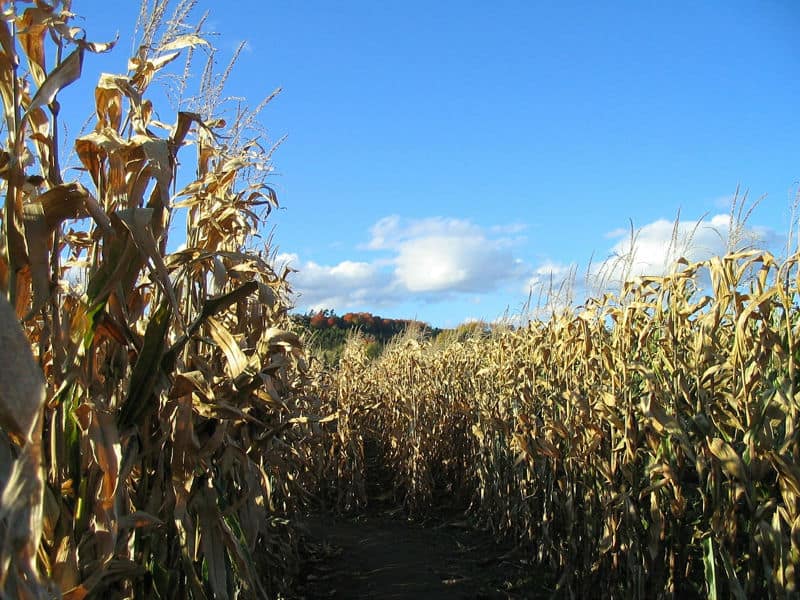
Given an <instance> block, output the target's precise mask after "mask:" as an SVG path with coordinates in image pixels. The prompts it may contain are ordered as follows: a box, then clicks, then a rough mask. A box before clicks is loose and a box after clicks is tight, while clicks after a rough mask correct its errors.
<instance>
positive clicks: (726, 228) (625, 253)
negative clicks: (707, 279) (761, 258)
mask: <svg viewBox="0 0 800 600" xmlns="http://www.w3.org/2000/svg"><path fill="white" fill-rule="evenodd" d="M730 229H731V222H730V215H729V214H716V215H713V216H711V217H710V218H705V219H702V220H700V221H679V222H678V223H677V225H676V223H675V222H674V221H668V220H666V219H659V220H657V221H654V222H652V223H648V224H647V225H644V226H643V227H641V228H640V229H638V230H636V231H635V232H634V234H633V238H631V233H630V230H623V229H619V230H615V231H614V232H612V233H611V234H609V237H612V238H619V241H617V243H616V244H614V246H613V247H612V248H611V249H610V251H609V258H608V259H607V260H605V261H604V262H602V263H600V264H599V265H597V266H596V267H594V268H593V269H592V273H591V274H590V275H591V276H592V277H594V278H596V279H599V280H600V281H601V283H619V282H620V281H621V280H622V279H623V278H625V277H626V276H627V277H636V276H638V275H662V274H664V273H666V272H668V271H669V270H670V268H672V266H673V265H674V264H675V261H676V260H677V259H679V258H681V257H683V258H686V259H687V260H688V261H689V262H696V261H702V260H707V259H709V258H711V257H712V256H718V255H723V254H725V253H726V252H727V251H728V250H729V249H741V248H743V247H751V246H762V245H764V244H769V243H770V242H771V241H774V239H775V238H776V236H775V235H774V233H773V232H772V231H771V230H769V229H766V228H759V227H753V228H746V227H745V228H742V229H740V230H739V231H738V232H737V231H734V232H733V233H731V231H730Z"/></svg>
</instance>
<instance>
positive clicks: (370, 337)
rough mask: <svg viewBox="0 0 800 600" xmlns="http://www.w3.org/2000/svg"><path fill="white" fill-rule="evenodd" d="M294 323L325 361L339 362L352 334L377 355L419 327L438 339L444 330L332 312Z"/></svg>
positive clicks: (307, 316)
mask: <svg viewBox="0 0 800 600" xmlns="http://www.w3.org/2000/svg"><path fill="white" fill-rule="evenodd" d="M292 318H293V320H294V322H295V324H296V325H297V326H298V327H299V328H302V329H306V330H307V331H309V332H310V333H311V334H312V338H311V344H312V346H313V347H315V348H316V349H317V350H319V351H320V352H321V356H322V358H323V359H324V360H325V361H326V362H331V363H333V362H336V361H338V359H339V356H340V355H341V351H342V347H343V346H344V343H345V341H346V340H347V336H348V334H349V332H351V331H358V332H360V333H361V334H363V335H364V337H365V338H366V339H367V341H368V343H369V344H370V345H369V347H368V349H367V351H368V353H369V354H371V355H374V356H377V355H379V354H380V353H381V351H382V350H383V347H384V346H385V345H386V344H387V343H388V342H389V340H391V339H392V338H393V337H395V336H396V335H398V334H401V333H403V332H404V331H406V329H408V328H409V327H412V326H413V327H419V329H420V331H421V333H422V335H424V336H426V337H427V336H431V337H434V336H437V335H439V333H440V332H441V331H442V330H441V329H439V328H435V327H431V326H430V325H428V324H427V323H423V322H421V321H414V320H410V319H386V318H383V317H381V316H379V315H373V314H372V313H369V312H347V313H344V314H343V315H341V316H340V315H337V314H336V313H335V312H334V311H333V310H331V309H325V310H319V311H309V312H307V313H305V314H295V315H293V316H292Z"/></svg>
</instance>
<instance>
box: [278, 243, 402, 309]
mask: <svg viewBox="0 0 800 600" xmlns="http://www.w3.org/2000/svg"><path fill="white" fill-rule="evenodd" d="M277 262H278V264H281V265H288V266H290V267H291V268H293V269H296V270H297V273H294V275H293V276H292V277H291V279H290V281H291V283H292V287H293V288H294V290H295V291H296V292H297V293H298V295H299V304H300V305H301V306H303V307H305V308H309V309H314V310H318V309H323V308H336V309H339V308H340V307H344V308H350V307H354V306H357V305H359V304H362V303H365V302H369V303H374V304H382V303H385V302H387V301H390V300H391V298H392V292H391V286H390V285H389V284H390V277H389V275H388V274H387V273H385V272H384V271H382V270H381V268H380V266H379V265H378V264H375V263H367V262H355V261H350V260H345V261H342V262H340V263H339V264H336V265H333V266H326V265H320V264H317V263H315V262H314V261H305V262H304V261H302V260H300V257H299V256H297V255H296V254H279V255H278V257H277Z"/></svg>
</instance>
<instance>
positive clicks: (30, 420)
mask: <svg viewBox="0 0 800 600" xmlns="http://www.w3.org/2000/svg"><path fill="white" fill-rule="evenodd" d="M192 5H193V3H192V2H187V1H183V2H181V3H179V4H178V6H177V7H176V8H175V10H174V12H172V13H169V14H168V12H167V2H164V1H156V2H155V3H154V5H152V6H148V3H145V5H144V7H143V12H142V17H143V18H142V19H141V20H140V33H141V36H142V40H141V43H140V44H139V45H137V47H136V51H135V54H134V56H133V57H131V59H130V60H129V62H128V64H127V71H126V72H125V73H124V74H103V75H102V76H101V78H100V81H99V82H98V84H97V85H96V87H95V89H94V104H95V106H94V115H93V118H92V128H91V131H90V132H89V133H87V134H86V135H82V136H80V137H78V138H77V139H74V140H67V141H66V143H65V141H64V140H60V139H59V134H60V133H61V132H62V128H61V125H62V124H61V123H60V122H59V109H60V106H59V103H58V96H59V93H60V91H61V90H62V89H63V88H65V87H66V86H68V85H70V84H72V83H74V82H75V81H76V80H78V79H79V78H80V76H81V70H82V64H83V61H84V60H91V56H89V55H90V54H91V53H95V52H104V51H107V50H110V49H111V47H112V46H113V43H109V44H95V43H90V42H88V41H86V36H85V33H84V32H83V30H81V29H79V28H76V27H74V25H73V23H74V21H75V20H74V17H73V15H72V13H71V12H70V3H69V2H63V3H60V2H56V3H55V5H51V4H48V3H45V2H38V1H37V2H35V3H22V2H17V3H13V2H11V3H9V2H2V10H3V15H2V19H0V46H1V48H2V52H0V95H2V101H3V110H4V113H3V116H4V120H3V126H4V127H3V132H4V141H5V143H4V145H3V148H2V152H0V167H1V168H0V177H2V193H3V196H4V198H5V203H4V207H3V210H2V226H3V235H2V254H0V286H1V287H2V289H3V290H5V294H4V296H5V298H3V299H2V300H0V335H1V336H2V337H1V338H0V341H1V342H2V343H1V344H0V361H2V363H3V368H2V369H0V489H2V504H0V597H4V598H42V597H52V596H54V595H57V594H61V595H63V597H64V598H68V599H80V598H84V597H92V598H95V597H100V596H101V595H110V597H138V598H145V597H148V598H186V597H192V598H211V597H214V598H230V597H242V596H241V595H242V594H244V596H246V597H275V596H277V595H278V594H280V593H281V590H283V589H284V588H285V587H286V585H287V584H288V581H289V579H290V577H291V575H292V572H293V570H294V569H295V568H296V561H295V559H294V557H295V555H296V539H295V537H296V536H295V533H294V531H293V529H292V527H291V526H290V523H289V521H287V520H286V519H285V517H286V515H288V514H290V513H291V511H292V510H293V507H294V506H296V505H297V503H298V502H300V500H301V499H302V489H303V485H304V478H306V477H308V465H309V461H308V456H307V455H308V452H309V446H308V444H306V443H303V444H301V439H302V438H304V437H307V436H308V435H309V433H310V431H311V429H312V428H314V427H318V426H317V425H315V424H313V423H310V422H309V419H308V418H307V417H303V416H301V414H302V413H303V411H302V408H303V406H304V405H305V402H306V400H305V397H304V396H303V393H302V390H303V388H302V384H303V380H304V370H305V364H304V358H303V355H302V348H301V344H300V341H299V339H298V338H297V336H296V335H294V334H293V333H291V332H289V331H287V330H286V329H285V327H286V326H287V318H286V298H287V294H288V292H289V290H288V286H287V283H286V281H285V273H276V272H274V271H273V269H272V267H271V266H270V260H269V255H268V248H267V249H264V250H262V251H260V252H256V251H253V250H250V249H249V248H250V247H252V246H253V244H252V240H253V236H254V235H256V234H257V232H258V229H259V227H260V226H261V225H262V224H263V220H264V218H265V217H266V215H267V214H268V213H269V210H270V209H271V208H273V207H275V206H276V205H277V202H276V198H275V194H274V192H273V190H272V189H271V188H270V187H269V186H268V185H267V183H266V182H265V177H266V176H267V175H268V174H269V172H270V166H269V149H265V148H262V146H260V145H259V141H257V138H256V137H254V138H253V139H250V138H248V132H250V131H251V129H252V126H253V125H254V124H255V123H256V121H255V120H254V118H253V111H247V110H245V109H243V108H241V107H238V108H237V109H236V110H235V111H234V114H233V116H232V118H230V119H229V120H230V123H227V124H226V121H225V120H223V119H222V118H220V116H219V115H217V114H214V113H215V112H216V111H217V110H219V109H220V108H221V107H222V105H223V104H224V98H222V96H221V90H222V86H223V84H224V79H225V74H223V76H222V77H220V76H219V75H216V74H215V73H214V72H213V68H212V66H211V65H212V64H213V61H214V55H213V51H212V50H211V49H210V47H209V45H208V43H207V41H206V40H205V39H204V38H203V37H202V35H201V34H200V33H199V32H198V30H197V29H196V28H190V27H187V26H186V25H185V23H184V19H185V18H186V15H187V14H188V13H189V11H190V9H191V8H192ZM170 15H171V16H170ZM193 52H196V53H198V54H199V53H200V52H204V53H206V55H207V56H208V66H207V67H206V68H205V69H204V70H203V77H202V81H201V90H200V92H201V94H200V96H198V97H197V98H196V99H195V100H194V101H193V103H190V104H189V106H192V105H193V106H194V107H195V110H194V111H192V110H178V111H177V113H176V114H175V116H174V119H173V121H172V123H165V122H163V121H160V120H158V119H157V118H156V114H160V118H164V116H165V113H164V112H163V109H162V112H160V113H157V112H156V109H155V107H154V102H153V101H152V100H151V99H149V97H150V96H151V95H152V97H155V98H159V97H163V93H161V94H159V91H158V90H155V91H152V90H151V87H152V86H151V84H152V82H153V81H154V79H155V78H158V77H160V76H162V75H164V74H166V73H167V72H168V69H167V68H168V66H169V65H170V64H171V63H173V62H174V61H177V60H178V59H179V58H180V57H181V56H184V58H187V60H190V59H191V55H192V53H193ZM187 65H188V63H187ZM190 70H191V69H190V67H189V66H187V67H186V69H185V73H187V74H188V73H189V72H190ZM165 81H167V86H168V89H171V90H172V91H173V92H177V93H178V94H183V93H184V92H185V87H186V86H185V84H186V80H185V79H181V78H180V77H179V78H178V79H173V80H169V79H166V80H165ZM170 81H172V83H170ZM170 86H171V87H170ZM184 105H186V103H184ZM258 108H259V109H260V107H258ZM62 145H64V146H65V147H67V148H71V149H72V150H73V151H74V152H75V154H76V155H77V158H78V159H79V161H80V167H79V169H77V170H72V171H70V170H64V169H63V168H62V165H61V161H60V152H59V151H60V147H61V146H62ZM192 153H194V157H195V158H194V160H192ZM192 162H194V165H193V168H191V165H192ZM66 173H72V174H73V175H74V178H69V179H66V180H65V179H62V177H66ZM183 227H185V232H180V228H183ZM170 236H173V237H177V238H178V240H179V241H183V240H185V245H184V247H183V248H182V249H180V250H176V251H168V248H171V247H174V246H176V245H177V244H176V243H174V242H172V243H171V242H170ZM262 247H263V243H262ZM6 298H7V299H8V302H6ZM20 322H21V324H22V325H21V327H20V324H19V323H20ZM26 340H27V342H26ZM42 374H44V377H43V378H42Z"/></svg>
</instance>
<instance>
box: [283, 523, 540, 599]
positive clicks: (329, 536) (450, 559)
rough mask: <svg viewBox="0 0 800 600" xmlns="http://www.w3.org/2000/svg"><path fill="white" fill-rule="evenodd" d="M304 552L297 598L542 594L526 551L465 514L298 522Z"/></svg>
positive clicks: (495, 596)
mask: <svg viewBox="0 0 800 600" xmlns="http://www.w3.org/2000/svg"><path fill="white" fill-rule="evenodd" d="M305 528H306V530H307V534H308V535H309V538H310V540H311V543H310V547H311V548H312V549H313V551H312V556H311V557H309V559H308V560H307V561H306V565H305V576H304V579H305V582H304V584H303V586H302V589H301V593H300V596H299V597H300V598H303V599H305V600H314V599H322V598H336V599H342V600H359V599H366V598H370V599H386V600H400V599H404V598H409V599H412V598H413V599H417V600H434V599H436V600H439V599H441V600H452V599H467V598H476V599H487V600H489V599H495V598H496V599H501V598H507V599H522V598H531V599H536V598H547V597H549V596H550V593H551V591H550V590H549V589H548V587H547V586H545V585H543V583H542V579H541V578H538V580H537V575H536V572H535V568H532V567H530V566H529V562H528V560H526V557H525V556H524V555H523V554H522V553H521V552H519V551H515V550H514V549H513V548H511V547H508V546H501V545H498V544H496V543H495V540H494V539H493V538H492V536H491V535H489V534H488V533H485V532H481V531H476V530H474V529H471V528H469V527H468V526H467V524H466V522H464V521H460V520H458V518H457V517H456V519H445V520H442V521H440V522H435V523H426V524H422V523H414V522H411V521H408V520H407V519H405V518H403V517H402V516H397V515H396V514H394V515H393V514H391V513H375V514H368V515H363V516H360V517H357V518H353V519H347V518H343V517H334V516H331V515H327V514H316V515H313V516H311V517H308V519H307V520H306V522H305Z"/></svg>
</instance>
